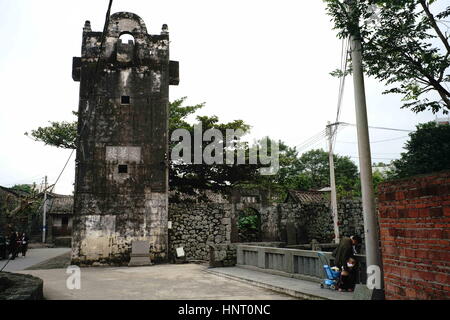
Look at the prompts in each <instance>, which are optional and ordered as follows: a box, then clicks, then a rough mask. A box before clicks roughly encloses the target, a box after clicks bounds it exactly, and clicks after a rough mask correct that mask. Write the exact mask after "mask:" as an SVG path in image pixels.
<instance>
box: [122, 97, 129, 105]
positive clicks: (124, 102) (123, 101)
mask: <svg viewBox="0 0 450 320" xmlns="http://www.w3.org/2000/svg"><path fill="white" fill-rule="evenodd" d="M120 103H121V104H130V96H122V97H121V98H120Z"/></svg>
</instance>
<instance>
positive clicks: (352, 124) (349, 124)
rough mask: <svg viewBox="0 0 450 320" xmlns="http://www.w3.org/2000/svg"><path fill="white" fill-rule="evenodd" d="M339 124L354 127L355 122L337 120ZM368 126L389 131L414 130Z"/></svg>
mask: <svg viewBox="0 0 450 320" xmlns="http://www.w3.org/2000/svg"><path fill="white" fill-rule="evenodd" d="M339 124H343V125H348V126H353V127H356V124H354V123H347V122H339ZM369 128H370V129H381V130H391V131H402V132H414V130H406V129H398V128H387V127H373V126H369Z"/></svg>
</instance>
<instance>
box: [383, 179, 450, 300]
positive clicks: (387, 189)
mask: <svg viewBox="0 0 450 320" xmlns="http://www.w3.org/2000/svg"><path fill="white" fill-rule="evenodd" d="M378 188H379V195H378V197H379V217H380V235H381V248H382V255H383V266H384V279H385V292H386V298H387V299H449V298H450V172H442V173H437V174H432V175H426V176H417V177H412V178H409V179H403V180H397V181H392V182H388V183H383V184H381V185H380V186H379V187H378Z"/></svg>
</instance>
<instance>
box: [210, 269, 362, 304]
mask: <svg viewBox="0 0 450 320" xmlns="http://www.w3.org/2000/svg"><path fill="white" fill-rule="evenodd" d="M208 272H210V273H213V274H216V275H219V276H222V277H226V278H230V279H238V280H240V281H243V282H246V283H250V284H252V285H255V286H259V287H262V288H268V289H272V290H275V291H277V292H282V293H287V294H290V295H292V296H295V297H299V298H303V299H327V300H351V299H352V297H353V293H351V292H338V291H336V290H330V289H321V288H320V286H319V283H317V282H312V281H304V280H298V279H294V278H288V277H282V276H278V275H273V274H268V273H264V272H259V271H254V270H248V269H244V268H239V267H227V268H212V269H209V270H208Z"/></svg>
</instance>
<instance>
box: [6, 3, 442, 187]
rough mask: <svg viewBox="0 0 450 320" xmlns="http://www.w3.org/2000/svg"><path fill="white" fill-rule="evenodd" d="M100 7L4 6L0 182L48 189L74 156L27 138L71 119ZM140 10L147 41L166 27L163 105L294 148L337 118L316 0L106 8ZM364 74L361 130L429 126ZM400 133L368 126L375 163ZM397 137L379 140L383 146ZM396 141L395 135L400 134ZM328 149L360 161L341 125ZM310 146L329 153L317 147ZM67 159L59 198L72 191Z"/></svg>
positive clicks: (330, 52)
mask: <svg viewBox="0 0 450 320" xmlns="http://www.w3.org/2000/svg"><path fill="white" fill-rule="evenodd" d="M107 4H108V1H107V0H89V1H87V0H77V1H61V0H59V1H58V0H41V1H33V0H0V24H1V26H0V35H1V43H2V45H1V48H2V50H1V51H0V72H1V73H0V74H1V77H0V87H1V88H2V95H1V108H0V137H1V140H0V145H1V148H0V185H2V186H12V185H14V184H19V183H20V184H21V183H32V182H33V181H34V182H36V183H40V182H41V181H42V177H43V176H44V175H47V176H48V178H49V182H50V183H53V182H54V181H55V179H56V178H57V176H58V174H59V172H60V171H61V169H62V167H63V166H64V163H65V162H66V160H67V157H68V156H69V154H70V150H63V149H58V148H55V147H51V146H45V145H44V144H43V143H40V142H34V141H32V140H31V139H30V138H28V137H26V136H25V135H24V132H26V131H31V129H34V128H37V127H38V126H45V125H47V124H48V121H50V120H53V121H62V120H66V121H73V120H75V118H74V116H73V115H72V111H73V110H77V109H78V93H79V83H78V82H74V81H73V80H72V77H71V73H72V70H71V68H72V57H73V56H80V52H81V34H82V28H83V25H84V21H85V20H90V21H91V25H92V30H93V31H102V29H103V23H104V18H105V13H106V9H107ZM118 11H130V12H134V13H136V14H137V15H139V16H140V17H141V18H142V19H143V20H144V22H145V23H146V26H147V30H148V32H149V33H151V34H159V33H160V31H161V26H162V24H163V23H167V24H168V26H169V31H170V39H171V49H170V50H171V59H172V60H178V61H179V62H180V80H181V81H180V84H179V86H172V87H171V89H170V99H171V100H174V99H176V98H180V97H184V96H187V97H188V100H187V101H188V103H192V104H195V103H200V102H206V107H205V108H204V109H202V110H201V111H200V112H199V114H204V115H217V116H219V118H220V119H221V120H222V121H232V120H234V119H243V120H244V121H245V122H247V123H248V124H250V125H251V126H252V133H251V138H259V137H262V136H267V135H268V136H270V137H272V138H276V139H281V140H283V141H285V142H286V143H287V144H288V145H291V146H295V145H299V144H301V143H302V142H304V141H305V140H306V139H308V138H309V137H311V136H313V135H314V134H316V133H318V132H320V131H321V130H322V129H324V127H325V125H326V124H327V121H334V119H335V117H336V106H337V97H338V85H339V80H338V79H336V78H333V77H331V76H330V75H329V72H330V71H332V70H334V69H336V68H337V67H339V65H340V57H341V41H340V40H338V39H337V38H336V32H335V31H333V30H332V24H331V22H330V18H329V16H327V15H326V13H325V5H324V4H323V2H322V1H320V0H308V1H299V0H278V1H273V0H272V1H262V0H245V1H243V0H240V1H236V0H227V1H220V0H214V1H211V0H209V1H208V0H190V1H185V0H184V1H183V0H165V1H148V0H115V1H114V3H113V7H112V12H118ZM384 89H385V88H384V86H383V84H381V83H378V82H377V81H375V80H373V79H366V90H367V92H366V94H367V104H368V118H369V125H371V126H383V127H393V128H401V129H410V130H413V129H414V128H415V125H416V124H418V123H422V122H427V121H430V120H434V119H435V117H436V116H435V115H433V114H432V113H431V112H423V113H421V114H419V115H417V114H415V113H413V112H412V111H410V110H404V109H400V106H401V97H399V96H395V95H382V94H381V92H382V91H383V90H384ZM353 103H354V102H353V86H352V80H351V78H349V79H347V82H346V87H345V96H344V101H343V106H342V108H343V110H342V115H341V121H345V122H349V123H355V120H354V118H355V117H354V114H355V110H354V104H353ZM405 136H407V133H405V132H394V131H385V130H371V140H372V141H374V142H375V143H373V144H372V156H373V158H374V159H373V161H376V162H378V161H384V162H389V161H390V159H395V158H398V157H399V154H400V152H402V147H403V145H404V142H405V141H406V139H407V138H406V137H405ZM397 137H399V138H400V139H397V140H391V141H386V142H379V141H380V140H381V141H383V140H386V139H393V138H397ZM401 137H403V138H401ZM337 141H338V142H337V145H336V152H337V153H339V154H341V155H348V156H352V157H355V158H353V160H354V161H355V162H357V161H358V159H357V158H356V156H357V153H358V152H357V145H356V144H354V143H353V142H355V141H356V129H355V128H353V127H348V128H345V129H343V130H342V131H341V132H340V133H339V135H338V138H337ZM314 147H319V148H320V147H322V148H325V147H326V144H325V141H324V140H322V141H320V142H318V144H316V145H315V146H314ZM74 158H75V157H74V156H73V158H72V159H71V161H70V163H69V165H68V167H67V169H66V170H65V171H64V174H63V176H62V177H61V180H60V181H59V183H58V185H57V186H56V188H55V192H59V193H64V194H70V193H71V192H72V190H73V181H74Z"/></svg>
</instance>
